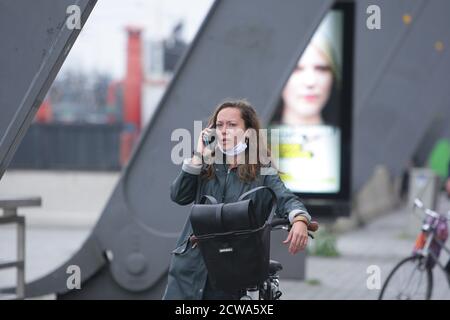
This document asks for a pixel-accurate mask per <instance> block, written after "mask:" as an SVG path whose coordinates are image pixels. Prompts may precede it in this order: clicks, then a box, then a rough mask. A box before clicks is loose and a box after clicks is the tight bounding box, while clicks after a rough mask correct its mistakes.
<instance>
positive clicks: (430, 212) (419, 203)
mask: <svg viewBox="0 0 450 320" xmlns="http://www.w3.org/2000/svg"><path fill="white" fill-rule="evenodd" d="M414 207H415V208H419V209H420V210H422V211H423V212H424V213H425V214H426V215H429V216H430V217H432V218H436V219H440V218H443V217H444V218H447V220H449V219H450V217H449V213H450V212H448V213H447V217H445V216H444V215H441V214H439V213H437V212H436V211H433V210H431V209H428V208H426V207H425V205H424V204H423V202H422V201H420V199H418V198H416V199H414Z"/></svg>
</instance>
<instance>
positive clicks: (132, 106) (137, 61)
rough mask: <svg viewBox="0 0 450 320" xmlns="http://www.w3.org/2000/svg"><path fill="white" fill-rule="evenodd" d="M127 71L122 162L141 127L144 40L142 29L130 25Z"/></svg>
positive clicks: (130, 149) (124, 161)
mask: <svg viewBox="0 0 450 320" xmlns="http://www.w3.org/2000/svg"><path fill="white" fill-rule="evenodd" d="M126 30H127V33H128V44H127V71H126V76H125V80H124V82H123V85H124V110H123V117H124V119H123V120H124V122H125V129H124V132H123V133H122V136H121V146H120V162H121V164H122V165H124V164H126V163H127V162H128V159H129V157H130V155H131V151H132V149H133V144H134V142H135V141H136V138H137V137H138V135H139V132H140V129H141V97H142V80H143V75H142V55H141V49H142V42H141V29H139V28H132V27H128V28H127V29H126Z"/></svg>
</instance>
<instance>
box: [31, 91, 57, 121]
mask: <svg viewBox="0 0 450 320" xmlns="http://www.w3.org/2000/svg"><path fill="white" fill-rule="evenodd" d="M35 120H36V121H37V122H39V123H49V122H52V120H53V110H52V104H51V102H50V98H48V97H47V98H45V99H44V101H42V104H41V106H40V107H39V109H38V111H37V113H36V115H35Z"/></svg>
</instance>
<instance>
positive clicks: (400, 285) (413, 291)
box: [379, 256, 432, 300]
mask: <svg viewBox="0 0 450 320" xmlns="http://www.w3.org/2000/svg"><path fill="white" fill-rule="evenodd" d="M431 288H432V275H431V270H430V269H429V268H426V266H425V258H424V257H422V256H412V257H408V258H406V259H404V260H402V261H401V262H400V263H398V264H397V266H395V268H394V269H393V270H392V272H391V273H390V274H389V276H388V277H387V279H386V282H385V284H384V285H383V288H382V290H381V293H380V297H379V298H380V299H384V300H389V299H395V300H417V299H421V300H423V299H429V298H430V296H431Z"/></svg>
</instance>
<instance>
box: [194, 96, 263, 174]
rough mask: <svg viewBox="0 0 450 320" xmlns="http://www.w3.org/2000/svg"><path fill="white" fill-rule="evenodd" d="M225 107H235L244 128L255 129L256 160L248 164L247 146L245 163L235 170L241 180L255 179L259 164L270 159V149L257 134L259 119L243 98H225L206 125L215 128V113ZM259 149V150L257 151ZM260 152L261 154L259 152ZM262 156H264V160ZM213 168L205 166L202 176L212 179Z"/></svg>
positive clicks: (259, 127) (259, 126)
mask: <svg viewBox="0 0 450 320" xmlns="http://www.w3.org/2000/svg"><path fill="white" fill-rule="evenodd" d="M225 108H236V109H238V110H239V111H240V114H241V118H242V120H244V124H245V129H254V130H255V131H256V141H257V148H256V150H257V151H258V152H257V161H256V163H254V164H250V163H249V162H250V161H249V150H250V148H249V147H248V148H247V149H246V150H245V163H244V164H238V166H237V170H238V177H239V179H240V180H241V181H245V182H250V181H253V180H255V179H256V177H257V176H258V172H259V170H260V169H261V166H262V165H263V164H267V162H268V161H270V149H269V148H268V146H267V143H266V141H264V139H263V140H261V139H260V138H261V137H260V135H259V132H260V131H259V130H260V129H261V123H260V121H259V117H258V115H257V114H256V111H255V109H254V108H253V107H252V105H251V104H250V103H249V102H248V101H247V100H245V99H241V100H227V101H224V102H222V103H220V104H219V105H218V106H217V107H216V109H215V110H214V113H213V114H212V116H211V117H210V118H209V120H208V127H209V126H212V127H214V128H215V124H216V121H217V115H218V114H219V112H220V111H222V110H223V109H225ZM259 151H261V152H259ZM260 153H261V154H260ZM262 158H265V159H264V161H261V160H263V159H262ZM214 171H215V170H214V168H213V165H212V164H209V165H208V166H207V167H206V170H205V171H204V172H203V173H202V177H204V178H206V179H212V178H214Z"/></svg>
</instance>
